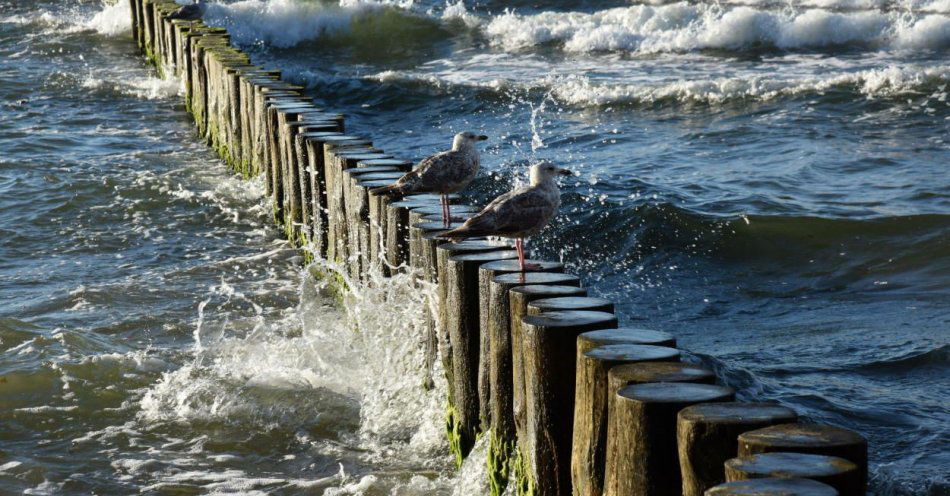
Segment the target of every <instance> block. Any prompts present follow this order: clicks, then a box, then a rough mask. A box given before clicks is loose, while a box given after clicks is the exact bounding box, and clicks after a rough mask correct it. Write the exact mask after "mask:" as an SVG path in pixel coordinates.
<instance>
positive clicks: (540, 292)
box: [494, 276, 596, 335]
mask: <svg viewBox="0 0 950 496" xmlns="http://www.w3.org/2000/svg"><path fill="white" fill-rule="evenodd" d="M571 277H575V276H571ZM575 279H576V277H575ZM494 280H495V281H497V280H498V278H497V277H496V278H495V279H494ZM510 291H512V292H514V293H522V294H529V295H532V296H586V295H587V290H586V289H584V288H582V287H580V286H568V285H565V284H530V283H529V285H528V286H515V287H513V288H511V289H510ZM591 332H596V331H591ZM584 334H587V333H584ZM582 335H583V334H582Z"/></svg>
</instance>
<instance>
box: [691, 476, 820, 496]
mask: <svg viewBox="0 0 950 496" xmlns="http://www.w3.org/2000/svg"><path fill="white" fill-rule="evenodd" d="M837 495H838V491H836V490H835V489H834V488H833V487H831V486H829V485H828V484H822V483H821V482H817V481H813V480H811V479H776V478H768V479H750V480H744V481H735V482H727V483H725V484H720V485H718V486H716V487H713V488H710V489H707V490H706V493H705V496H837Z"/></svg>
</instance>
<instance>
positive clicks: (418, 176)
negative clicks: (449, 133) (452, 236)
mask: <svg viewBox="0 0 950 496" xmlns="http://www.w3.org/2000/svg"><path fill="white" fill-rule="evenodd" d="M487 139H488V136H484V135H478V134H475V133H470V132H468V131H466V132H464V133H458V134H456V135H455V138H454V139H453V140H452V149H451V150H449V151H446V152H439V153H436V154H435V155H432V156H431V157H427V158H424V159H422V161H420V162H419V165H417V166H416V168H415V169H413V170H412V171H411V172H408V173H406V175H405V176H402V177H401V178H399V180H398V181H396V182H395V183H394V184H391V185H389V186H383V187H380V188H373V189H371V190H370V193H372V194H374V195H380V194H384V195H400V196H403V195H411V194H413V193H438V194H439V195H441V202H442V222H444V223H445V225H446V226H448V225H449V224H450V223H451V219H452V211H451V208H450V207H449V197H448V195H449V194H450V193H456V192H458V191H461V190H462V189H464V188H465V187H466V186H468V184H469V183H470V182H472V179H475V174H477V173H478V165H479V158H478V149H477V148H475V143H477V142H479V141H484V140H487Z"/></svg>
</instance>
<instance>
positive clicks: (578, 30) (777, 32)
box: [484, 3, 950, 54]
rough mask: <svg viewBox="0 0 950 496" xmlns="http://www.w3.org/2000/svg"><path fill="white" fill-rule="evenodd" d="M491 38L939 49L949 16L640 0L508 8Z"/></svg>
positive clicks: (679, 46)
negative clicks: (574, 7)
mask: <svg viewBox="0 0 950 496" xmlns="http://www.w3.org/2000/svg"><path fill="white" fill-rule="evenodd" d="M484 33H485V36H486V37H487V38H488V40H489V42H490V43H491V44H492V45H493V46H495V47H498V48H500V49H503V50H507V51H519V50H524V49H528V48H532V47H537V46H542V45H551V44H554V45H557V46H560V47H561V49H562V50H564V51H565V52H569V53H592V52H627V53H637V54H652V53H661V52H688V51H696V50H710V49H712V50H747V49H756V48H762V47H764V48H776V49H783V50H796V49H817V48H824V47H837V46H843V45H848V46H849V47H855V46H862V47H867V48H871V49H933V50H937V49H941V48H945V47H947V46H950V18H948V17H946V16H943V15H938V14H927V15H917V14H914V15H908V14H906V13H900V12H881V11H866V12H854V13H837V12H831V11H827V10H822V9H807V10H794V11H788V10H782V11H772V10H763V9H758V8H754V7H746V6H741V7H735V8H722V7H721V6H717V5H692V4H688V3H676V4H670V5H662V6H650V5H636V6H633V7H620V8H613V9H607V10H602V11H598V12H594V13H582V12H542V13H539V14H532V15H522V14H517V13H514V12H511V11H509V12H506V13H504V14H502V15H499V16H496V17H493V18H492V19H490V20H489V21H488V22H487V24H486V25H485V26H484Z"/></svg>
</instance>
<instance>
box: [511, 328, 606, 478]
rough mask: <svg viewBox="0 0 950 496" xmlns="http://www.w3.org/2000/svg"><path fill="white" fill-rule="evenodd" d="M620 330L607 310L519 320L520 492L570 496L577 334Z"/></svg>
mask: <svg viewBox="0 0 950 496" xmlns="http://www.w3.org/2000/svg"><path fill="white" fill-rule="evenodd" d="M613 327H617V317H616V316H614V315H613V314H610V313H606V312H591V311H564V312H560V311H559V312H547V313H543V314H540V315H526V316H524V317H522V318H521V332H522V335H521V339H522V343H521V360H522V367H523V371H524V377H523V380H524V394H525V396H524V400H525V424H524V425H525V429H524V430H523V431H519V432H518V450H519V452H520V454H521V460H520V462H521V466H520V467H518V489H519V491H525V492H527V493H530V494H540V495H570V493H571V438H572V430H573V425H574V418H573V417H574V394H575V392H574V385H575V374H576V369H575V366H576V363H577V362H576V356H577V336H579V335H581V334H583V333H585V332H588V331H594V330H597V329H610V328H613Z"/></svg>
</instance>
